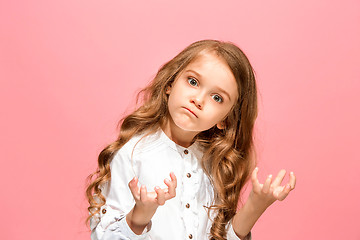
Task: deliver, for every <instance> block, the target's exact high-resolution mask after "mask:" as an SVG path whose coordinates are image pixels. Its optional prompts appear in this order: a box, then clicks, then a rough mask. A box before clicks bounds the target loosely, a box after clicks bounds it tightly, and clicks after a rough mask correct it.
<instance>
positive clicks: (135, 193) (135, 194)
mask: <svg viewBox="0 0 360 240" xmlns="http://www.w3.org/2000/svg"><path fill="white" fill-rule="evenodd" d="M137 184H138V179H137V177H134V178H133V179H132V180H131V181H130V182H129V188H130V191H131V194H132V195H133V197H134V199H135V200H139V199H140V192H139V187H138V185H137Z"/></svg>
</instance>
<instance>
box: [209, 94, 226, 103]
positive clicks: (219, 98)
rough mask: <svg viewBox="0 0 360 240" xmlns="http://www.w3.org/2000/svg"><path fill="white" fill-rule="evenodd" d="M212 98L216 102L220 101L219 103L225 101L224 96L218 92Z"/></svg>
mask: <svg viewBox="0 0 360 240" xmlns="http://www.w3.org/2000/svg"><path fill="white" fill-rule="evenodd" d="M212 98H213V99H214V100H215V102H218V103H222V102H223V101H224V100H223V98H222V97H221V96H220V95H217V94H215V95H214V96H213V97H212Z"/></svg>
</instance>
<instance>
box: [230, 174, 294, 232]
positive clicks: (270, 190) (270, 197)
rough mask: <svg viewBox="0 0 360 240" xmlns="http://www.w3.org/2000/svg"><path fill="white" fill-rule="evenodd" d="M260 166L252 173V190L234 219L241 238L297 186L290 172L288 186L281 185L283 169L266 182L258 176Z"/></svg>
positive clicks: (234, 224) (233, 224)
mask: <svg viewBox="0 0 360 240" xmlns="http://www.w3.org/2000/svg"><path fill="white" fill-rule="evenodd" d="M258 171H259V170H258V168H255V169H254V171H253V172H252V174H251V182H252V186H253V188H252V190H251V192H250V195H249V198H248V200H247V201H246V203H245V204H244V206H243V207H242V208H241V209H240V210H239V211H238V212H237V213H236V215H235V216H234V218H233V220H232V226H233V229H234V231H235V233H236V235H237V236H238V237H239V238H241V239H242V238H244V237H245V236H246V235H247V234H248V233H249V232H250V230H251V229H252V227H253V226H254V224H255V222H256V221H257V220H258V219H259V217H260V216H261V214H263V212H264V211H265V210H266V209H267V208H268V207H269V206H270V205H271V204H272V203H274V202H275V201H276V200H280V201H282V200H284V199H285V198H286V197H287V195H288V194H289V192H290V191H291V190H293V189H294V188H295V182H296V178H295V175H294V173H293V172H291V173H290V180H289V183H288V184H286V186H281V182H282V180H283V179H284V177H285V174H286V171H285V170H284V169H283V170H281V171H280V172H279V173H278V175H277V177H276V178H275V179H274V181H273V182H272V175H269V176H268V178H267V179H266V181H265V183H264V184H261V183H260V182H259V180H258V178H257V173H258Z"/></svg>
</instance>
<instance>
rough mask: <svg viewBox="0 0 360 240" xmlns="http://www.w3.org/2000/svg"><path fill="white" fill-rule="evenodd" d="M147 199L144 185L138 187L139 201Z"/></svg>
mask: <svg viewBox="0 0 360 240" xmlns="http://www.w3.org/2000/svg"><path fill="white" fill-rule="evenodd" d="M146 200H147V190H146V187H145V185H142V186H141V187H140V201H142V202H145V201H146Z"/></svg>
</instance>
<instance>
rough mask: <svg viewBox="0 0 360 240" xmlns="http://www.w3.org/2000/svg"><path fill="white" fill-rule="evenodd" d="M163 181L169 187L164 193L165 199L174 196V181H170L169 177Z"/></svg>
mask: <svg viewBox="0 0 360 240" xmlns="http://www.w3.org/2000/svg"><path fill="white" fill-rule="evenodd" d="M164 182H165V184H166V185H167V186H168V187H169V189H168V192H167V193H165V200H169V199H170V198H173V197H175V196H176V190H175V189H176V182H173V181H170V180H169V179H165V180H164Z"/></svg>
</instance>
